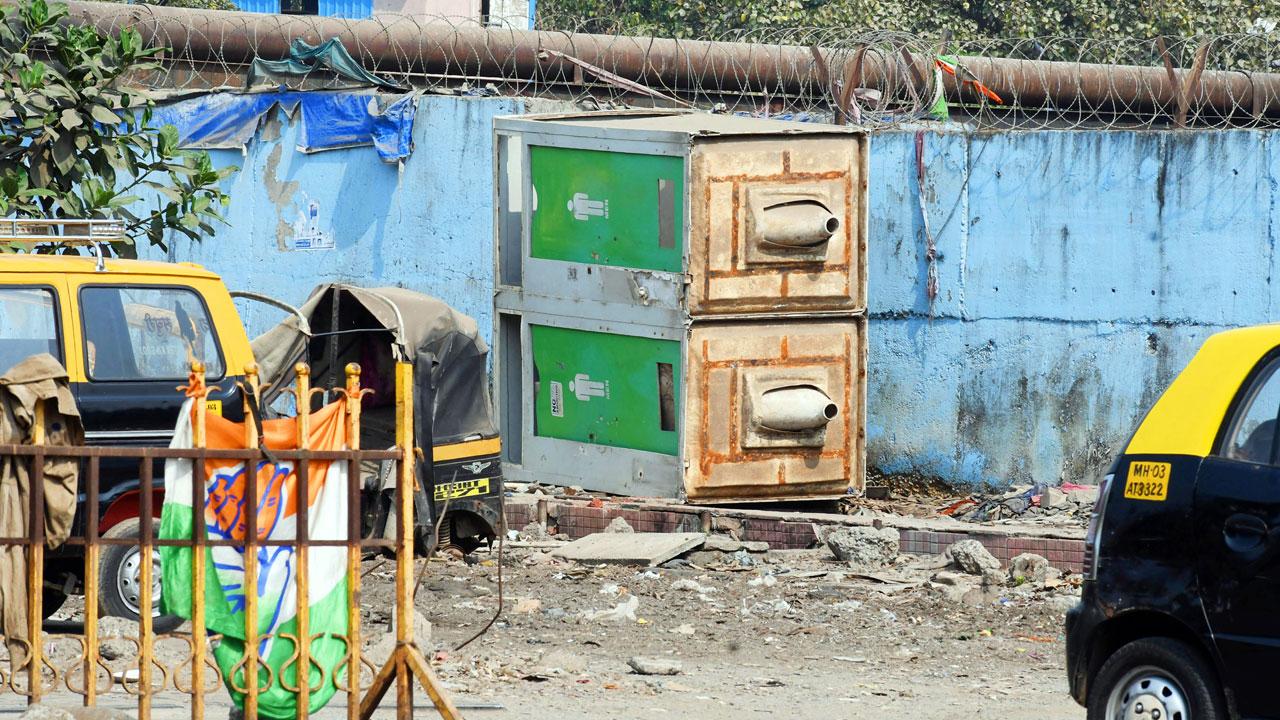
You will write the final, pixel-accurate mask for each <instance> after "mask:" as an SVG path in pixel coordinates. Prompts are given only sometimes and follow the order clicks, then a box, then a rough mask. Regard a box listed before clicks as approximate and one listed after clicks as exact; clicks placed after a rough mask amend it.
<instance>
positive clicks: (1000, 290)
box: [169, 96, 1280, 485]
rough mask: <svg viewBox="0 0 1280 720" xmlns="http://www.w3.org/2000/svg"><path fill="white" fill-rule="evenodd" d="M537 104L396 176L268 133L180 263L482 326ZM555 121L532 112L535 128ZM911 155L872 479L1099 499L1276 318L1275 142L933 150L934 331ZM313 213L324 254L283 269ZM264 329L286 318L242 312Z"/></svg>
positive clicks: (880, 277) (448, 104) (293, 129)
mask: <svg viewBox="0 0 1280 720" xmlns="http://www.w3.org/2000/svg"><path fill="white" fill-rule="evenodd" d="M525 108H526V105H525V102H524V101H519V100H514V99H501V98H486V99H482V98H458V97H439V96H426V97H424V98H423V100H422V102H421V104H420V105H419V109H418V116H417V122H416V123H415V127H414V141H415V146H416V149H415V152H414V153H413V155H412V156H411V157H410V158H409V159H408V160H407V161H406V162H405V163H404V166H403V168H398V167H397V166H395V165H386V164H383V163H382V162H380V161H379V160H378V159H377V156H376V154H375V153H374V152H373V150H372V149H370V148H354V149H349V150H338V151H331V152H324V153H317V154H314V155H306V154H302V153H299V152H297V151H296V150H294V147H295V145H296V139H297V130H298V128H297V125H296V124H293V123H290V122H288V120H287V118H284V117H283V116H278V117H277V118H275V119H274V120H273V121H272V122H270V123H267V124H265V125H264V127H263V129H262V131H261V132H260V133H259V136H258V138H257V139H255V141H254V142H253V143H252V144H251V145H250V146H249V148H248V150H247V153H246V154H244V155H243V156H242V155H241V154H240V153H236V152H218V153H215V159H216V162H218V163H220V164H222V165H228V164H234V165H239V166H241V167H242V168H243V169H242V170H241V171H240V172H239V173H237V174H236V175H235V176H234V177H233V178H231V179H230V180H229V181H228V183H229V191H230V193H231V195H232V205H231V208H230V214H229V216H228V217H229V220H230V226H229V227H225V228H222V229H220V230H219V232H218V234H217V236H216V237H214V238H211V239H209V240H207V241H205V242H204V243H203V244H200V245H195V246H192V245H190V244H188V243H185V242H182V241H175V242H174V243H173V245H172V250H171V252H170V254H169V259H174V260H192V261H195V262H200V263H202V264H204V265H206V266H208V267H210V268H212V269H213V270H215V271H217V272H219V273H221V274H222V275H223V276H224V278H226V280H227V283H228V285H229V286H231V287H232V288H241V289H248V290H255V291H258V292H263V293H267V294H271V295H275V296H277V297H280V298H282V299H285V300H287V301H290V302H294V303H297V302H301V301H302V300H303V299H304V298H305V297H306V295H307V293H308V292H309V291H310V289H311V288H312V287H314V286H315V285H317V284H319V283H321V282H326V281H349V282H353V283H360V284H364V285H403V286H405V287H410V288H413V289H416V290H421V291H423V292H427V293H430V294H432V295H435V296H437V297H440V298H442V299H444V300H445V301H446V302H449V303H450V304H452V305H454V306H455V307H457V308H458V309H460V310H461V311H463V312H465V313H467V314H469V315H472V316H474V317H475V318H476V319H477V320H478V321H479V323H480V326H481V328H482V330H483V332H484V333H485V336H486V337H491V330H490V328H491V324H492V284H493V283H492V271H493V264H492V214H491V202H492V201H491V198H492V172H491V167H490V164H491V162H492V119H493V117H495V116H497V115H505V114H514V113H518V112H524V111H525ZM559 109H563V107H562V106H553V105H551V104H548V103H538V107H536V108H535V110H536V111H543V112H546V111H551V110H559ZM914 143H915V136H914V133H912V132H910V131H902V132H896V131H895V132H883V133H878V134H876V135H875V136H874V137H873V139H872V143H871V183H872V184H871V189H870V211H871V217H870V229H871V232H870V236H869V237H870V258H869V273H868V278H869V285H870V292H871V296H870V308H871V323H870V358H869V364H870V377H869V388H868V390H869V396H868V420H867V426H868V455H869V457H868V461H869V465H870V466H871V467H873V468H878V469H880V470H883V471H887V472H910V473H920V474H925V475H932V476H938V477H941V478H943V479H945V480H948V481H951V482H953V483H957V484H969V485H980V484H992V485H1002V484H1007V483H1009V482H1015V481H1016V482H1028V481H1039V482H1049V483H1055V482H1058V481H1060V480H1064V479H1065V480H1071V481H1080V482H1092V481H1096V479H1097V478H1098V476H1099V475H1100V473H1101V472H1102V471H1103V470H1104V469H1105V467H1106V466H1107V465H1108V464H1109V462H1110V460H1111V458H1112V456H1113V455H1114V453H1115V452H1116V450H1117V448H1119V447H1120V446H1121V445H1123V443H1124V441H1125V440H1126V439H1127V438H1128V436H1129V434H1130V433H1131V432H1132V430H1133V428H1134V427H1135V425H1136V423H1137V422H1138V420H1139V419H1140V418H1141V417H1142V415H1143V413H1145V412H1146V410H1147V408H1148V407H1149V406H1150V405H1151V403H1152V402H1154V400H1155V398H1156V397H1158V395H1159V393H1160V392H1162V391H1163V389H1164V388H1165V386H1167V385H1168V383H1169V382H1170V381H1171V380H1172V379H1173V377H1174V376H1175V375H1176V373H1177V372H1178V371H1179V370H1180V369H1181V368H1182V366H1183V365H1184V364H1185V363H1186V362H1187V360H1189V359H1190V357H1191V355H1192V354H1193V353H1194V352H1195V350H1196V348H1197V347H1198V346H1199V344H1200V343H1201V342H1202V341H1203V340H1204V338H1205V337H1207V336H1208V335H1209V334H1210V333H1212V332H1215V331H1217V330H1220V329H1224V328H1226V327H1231V326H1237V325H1247V324H1256V323H1262V322H1268V321H1270V320H1271V319H1272V318H1273V317H1275V314H1276V311H1277V304H1278V303H1280V293H1277V292H1276V291H1275V290H1274V289H1273V287H1272V282H1271V278H1272V277H1273V276H1274V275H1275V273H1276V262H1277V258H1276V253H1275V241H1276V238H1275V227H1276V226H1277V219H1280V213H1278V212H1277V205H1278V202H1277V201H1278V200H1280V188H1278V187H1277V181H1278V180H1280V157H1277V155H1278V153H1277V151H1276V150H1275V149H1274V144H1275V143H1274V142H1272V141H1271V139H1270V136H1269V135H1268V134H1267V133H1265V132H1257V131H1217V132H1201V131H1196V132H1176V133H1175V132H1091V131H1062V132H1036V133H984V134H965V133H961V132H948V131H945V130H943V131H938V130H935V129H930V131H929V132H927V133H926V134H925V137H924V162H925V164H926V179H925V188H924V190H925V192H924V193H923V195H924V202H925V206H926V207H925V211H926V212H927V213H928V217H929V225H930V228H931V231H932V233H933V234H934V236H935V241H936V243H937V252H938V255H937V261H936V262H937V270H938V276H939V295H938V297H937V298H936V300H935V302H934V303H933V307H932V317H931V312H930V311H931V309H930V304H929V301H928V298H927V297H926V294H925V279H926V274H927V271H928V264H927V260H926V258H925V254H924V247H925V243H924V237H923V229H922V222H921V212H920V206H919V194H918V192H917V185H916V167H915V155H914V153H915V150H914ZM311 202H315V203H316V204H317V205H318V206H319V209H320V223H321V225H322V227H321V228H320V230H322V231H324V232H331V233H332V236H333V238H334V242H335V247H334V248H333V249H332V250H290V249H288V248H290V247H292V246H293V243H294V234H295V231H296V230H295V228H296V227H297V226H299V217H300V214H302V213H305V212H306V208H307V206H308V204H309V203H311ZM238 305H239V306H240V307H241V312H242V313H243V314H244V318H245V321H246V324H247V325H248V326H249V328H250V330H251V332H252V333H256V332H260V331H262V330H264V329H265V328H266V327H268V326H270V325H271V324H273V323H274V322H276V321H277V320H278V319H279V317H280V315H279V313H278V312H276V311H273V310H269V309H264V308H262V307H260V306H256V305H249V304H245V303H238Z"/></svg>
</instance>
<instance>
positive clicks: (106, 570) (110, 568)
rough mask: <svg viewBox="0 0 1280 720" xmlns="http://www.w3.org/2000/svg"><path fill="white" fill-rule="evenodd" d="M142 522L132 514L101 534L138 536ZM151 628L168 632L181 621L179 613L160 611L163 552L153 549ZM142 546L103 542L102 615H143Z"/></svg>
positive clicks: (136, 537) (134, 617)
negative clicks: (164, 613)
mask: <svg viewBox="0 0 1280 720" xmlns="http://www.w3.org/2000/svg"><path fill="white" fill-rule="evenodd" d="M141 529H142V522H141V521H140V520H139V519H138V518H129V519H128V520H124V521H122V522H120V523H119V524H117V525H114V526H112V528H111V529H110V530H108V531H106V532H105V533H103V534H102V537H104V538H111V539H131V540H137V539H138V538H139V537H140V536H141V535H142V532H141ZM150 561H151V617H152V618H153V620H152V622H151V629H152V630H153V631H154V632H155V633H157V634H160V633H167V632H170V631H172V630H174V629H176V628H177V627H178V626H179V625H181V624H182V618H180V617H178V616H177V615H161V614H160V553H159V552H158V551H156V550H155V549H154V548H153V549H152V551H151V558H150ZM141 577H142V548H141V547H139V546H137V545H104V546H103V550H102V559H101V561H100V565H99V568H98V596H99V597H98V613H99V614H101V615H103V616H107V615H110V616H113V617H122V618H127V619H129V620H134V621H136V620H138V619H140V617H141V616H140V614H139V613H140V607H139V605H140V603H141V601H142V586H141V585H140V584H139V581H140V580H141Z"/></svg>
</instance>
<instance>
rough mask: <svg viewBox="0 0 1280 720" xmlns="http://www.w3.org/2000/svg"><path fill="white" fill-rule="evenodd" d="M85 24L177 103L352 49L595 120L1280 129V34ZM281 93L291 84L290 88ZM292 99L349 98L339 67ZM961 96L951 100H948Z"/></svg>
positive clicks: (124, 15)
mask: <svg viewBox="0 0 1280 720" xmlns="http://www.w3.org/2000/svg"><path fill="white" fill-rule="evenodd" d="M70 4H71V7H72V17H73V18H74V20H75V21H76V22H81V23H91V24H94V25H96V26H97V27H98V28H99V29H100V30H102V31H104V32H116V31H118V30H120V29H121V28H123V27H132V28H134V29H136V30H138V31H140V32H141V33H142V35H143V37H144V39H145V40H146V41H148V42H150V43H151V44H152V45H157V46H163V47H165V48H167V51H166V52H165V54H164V56H163V58H162V66H161V68H160V69H159V70H156V71H153V72H149V73H146V74H143V75H140V76H137V77H135V78H133V81H134V82H135V83H137V84H140V85H143V86H146V87H149V88H152V89H154V90H159V91H168V92H191V91H207V90H215V89H244V88H245V83H246V78H247V77H248V70H249V66H250V64H251V62H252V60H253V59H254V58H255V57H262V58H264V59H272V60H275V59H280V58H283V57H286V56H287V53H288V46H289V42H290V41H291V40H293V39H295V38H301V39H304V40H306V41H308V42H311V43H316V42H320V41H322V40H326V39H328V38H331V37H337V38H339V39H340V40H341V41H342V43H343V45H344V47H345V48H346V49H347V51H348V52H349V53H350V54H351V55H352V56H353V57H354V58H355V60H356V61H357V62H358V63H359V64H360V65H362V66H363V67H364V68H366V69H368V70H371V71H373V72H375V73H377V74H378V75H379V76H380V77H383V78H385V79H387V80H390V81H392V82H395V83H398V84H401V85H403V86H406V87H412V88H416V89H420V90H424V91H428V92H437V93H453V94H472V95H507V96H516V97H523V98H547V99H553V100H560V101H567V102H571V103H575V104H577V105H578V106H580V107H587V108H594V107H621V106H626V107H676V106H693V107H699V108H704V109H712V110H717V111H721V112H729V113H742V114H750V115H757V116H772V117H783V118H791V119H801V120H812V121H815V122H840V123H850V124H857V125H861V126H864V127H866V128H868V129H883V128H894V127H900V126H902V125H904V124H911V123H919V122H925V121H929V120H937V119H943V118H948V117H949V118H950V119H951V120H955V121H959V122H961V123H963V126H964V127H966V128H969V129H975V130H981V129H991V128H1006V129H1027V130H1035V129H1045V128H1079V127H1087V128H1170V127H1198V128H1239V127H1254V128H1271V127H1277V126H1280V34H1276V33H1270V34H1258V35H1216V36H1201V37H1191V38H1112V39H1094V38H1071V37H1039V38H996V39H988V40H975V39H964V40H949V39H945V38H942V37H926V36H921V35H913V34H907V33H901V32H888V31H850V30H842V29H826V28H775V29H766V30H761V29H756V30H749V31H748V30H742V31H733V32H727V33H723V34H721V35H720V36H718V37H716V38H714V39H711V40H672V39H656V38H647V37H639V36H632V35H626V34H621V33H619V34H601V33H599V32H596V33H587V32H580V31H579V29H580V28H582V29H596V30H599V29H601V28H609V27H610V26H609V25H608V21H607V20H598V19H576V20H572V21H564V20H555V21H547V20H546V19H545V18H544V19H543V22H544V27H545V26H547V25H548V24H551V25H554V26H556V27H560V28H564V29H558V30H542V31H537V32H534V31H525V30H515V29H503V28H493V27H490V28H484V27H481V26H480V25H478V24H477V23H475V22H473V21H467V20H460V19H448V18H439V17H423V16H406V15H382V14H379V15H375V16H373V18H371V19H368V20H344V19H338V18H328V17H304V16H284V15H269V14H253V13H241V12H225V11H199V10H186V9H178V8H161V7H152V6H146V5H114V4H100V3H85V2H72V3H70ZM273 81H274V80H273ZM287 84H289V85H290V86H291V87H297V88H303V89H325V88H341V87H349V81H347V80H344V79H343V78H342V77H340V76H339V75H337V74H334V73H332V72H329V71H327V70H316V71H314V72H311V73H309V74H308V75H306V76H305V77H301V78H297V79H289V80H288V81H287ZM940 97H944V98H945V100H946V102H945V104H942V103H939V102H938V101H939V98H940Z"/></svg>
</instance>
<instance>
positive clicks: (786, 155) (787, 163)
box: [782, 150, 791, 175]
mask: <svg viewBox="0 0 1280 720" xmlns="http://www.w3.org/2000/svg"><path fill="white" fill-rule="evenodd" d="M782 174H783V175H790V174H791V151H790V150H783V151H782Z"/></svg>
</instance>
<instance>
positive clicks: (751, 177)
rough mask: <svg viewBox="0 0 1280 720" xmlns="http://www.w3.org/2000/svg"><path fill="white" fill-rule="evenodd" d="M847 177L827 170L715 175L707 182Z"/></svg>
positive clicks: (844, 172)
mask: <svg viewBox="0 0 1280 720" xmlns="http://www.w3.org/2000/svg"><path fill="white" fill-rule="evenodd" d="M848 176H849V171H847V170H827V171H826V172H808V173H785V172H783V173H775V174H773V175H745V174H744V175H716V176H715V177H710V178H707V181H708V182H769V181H776V180H788V181H790V180H797V181H799V180H839V179H841V178H846V177H848Z"/></svg>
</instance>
